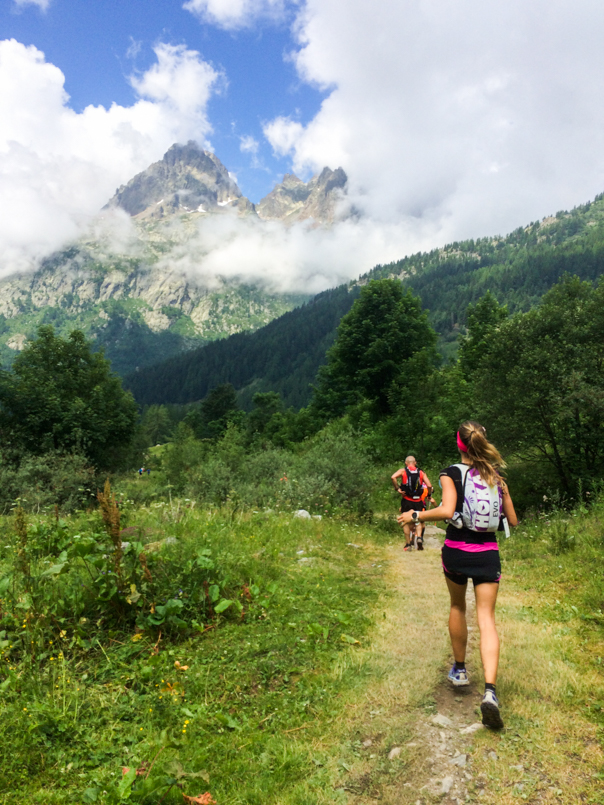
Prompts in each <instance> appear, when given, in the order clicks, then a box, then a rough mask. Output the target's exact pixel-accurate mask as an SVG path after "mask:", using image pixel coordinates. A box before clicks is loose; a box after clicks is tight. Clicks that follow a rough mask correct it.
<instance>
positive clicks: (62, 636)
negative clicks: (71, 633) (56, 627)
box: [59, 629, 67, 638]
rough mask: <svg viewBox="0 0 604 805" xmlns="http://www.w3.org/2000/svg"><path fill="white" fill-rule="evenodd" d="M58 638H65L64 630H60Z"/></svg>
mask: <svg viewBox="0 0 604 805" xmlns="http://www.w3.org/2000/svg"><path fill="white" fill-rule="evenodd" d="M59 637H60V638H64V637H67V632H66V631H65V629H61V631H60V632H59Z"/></svg>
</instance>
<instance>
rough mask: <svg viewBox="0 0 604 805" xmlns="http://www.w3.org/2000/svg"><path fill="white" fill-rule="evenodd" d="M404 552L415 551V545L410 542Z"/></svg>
mask: <svg viewBox="0 0 604 805" xmlns="http://www.w3.org/2000/svg"><path fill="white" fill-rule="evenodd" d="M403 550H404V551H412V550H413V543H412V542H408V543H407V544H406V545H405V547H404V548H403Z"/></svg>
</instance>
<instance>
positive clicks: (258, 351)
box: [125, 285, 358, 408]
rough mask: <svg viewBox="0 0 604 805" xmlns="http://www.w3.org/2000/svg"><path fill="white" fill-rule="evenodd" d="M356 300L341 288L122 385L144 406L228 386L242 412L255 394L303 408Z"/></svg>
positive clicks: (190, 398) (187, 398)
mask: <svg viewBox="0 0 604 805" xmlns="http://www.w3.org/2000/svg"><path fill="white" fill-rule="evenodd" d="M357 296H358V288H349V287H347V286H345V285H342V286H340V287H339V288H335V289H334V290H332V291H325V292H324V293H322V294H319V295H318V296H316V297H315V298H314V299H313V300H312V301H311V302H309V303H308V304H306V305H304V306H302V307H299V308H296V309H295V310H292V311H290V312H289V313H285V314H284V315H283V316H281V317H280V318H278V319H275V320H274V321H272V322H270V324H268V325H267V326H266V327H263V328H262V329H261V330H258V331H257V332H255V333H238V334H236V335H233V336H231V337H230V338H227V339H224V340H222V341H216V342H214V343H212V344H209V345H208V346H207V347H202V348H200V349H196V350H192V351H191V352H187V353H185V354H183V355H180V356H178V357H176V358H172V359H171V360H166V361H163V362H162V363H160V364H158V365H157V366H154V367H151V368H149V369H146V370H141V371H140V372H135V373H133V374H131V375H129V376H128V377H127V378H126V380H125V385H126V386H127V387H128V388H129V389H130V390H131V391H132V392H133V394H134V396H135V397H136V399H137V401H138V402H139V403H141V404H142V405H145V404H154V403H187V402H192V401H194V400H200V399H202V398H203V397H205V396H206V394H207V393H208V392H209V391H210V390H211V389H212V388H214V387H215V386H217V385H219V384H221V383H232V384H233V386H234V387H235V388H236V389H238V390H239V391H240V395H239V396H240V401H241V403H242V404H243V405H244V406H245V407H249V403H250V402H251V399H252V397H253V395H254V394H255V393H256V392H261V391H277V392H279V394H280V395H281V396H282V398H283V400H284V402H285V404H286V405H288V406H294V407H296V408H299V407H301V406H302V405H306V403H307V402H308V400H309V398H310V383H312V381H313V380H314V378H315V376H316V374H317V370H318V369H319V366H320V365H321V364H322V363H323V361H324V360H325V353H326V352H327V350H328V348H329V347H330V346H331V344H332V343H333V341H334V339H335V335H336V328H337V326H338V324H339V322H340V319H341V318H342V316H343V315H344V314H345V313H347V312H348V311H349V310H350V308H351V306H352V303H353V302H354V300H355V299H356V298H357Z"/></svg>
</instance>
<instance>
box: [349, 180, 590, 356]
mask: <svg viewBox="0 0 604 805" xmlns="http://www.w3.org/2000/svg"><path fill="white" fill-rule="evenodd" d="M565 273H568V274H575V275H576V276H578V277H580V278H581V279H588V280H593V279H596V278H597V277H599V276H601V275H602V274H603V273H604V194H600V195H599V196H596V198H595V199H594V201H593V202H588V203H587V204H584V205H582V206H580V207H575V209H573V210H572V211H571V212H558V213H557V214H556V215H555V216H551V217H549V218H544V219H543V220H542V221H535V222H532V223H531V224H529V225H528V226H527V227H524V228H523V227H520V228H519V229H516V230H515V231H514V232H512V233H510V234H509V235H508V236H507V237H505V238H504V237H489V238H481V239H480V240H465V241H460V242H455V243H451V244H448V245H447V246H445V247H444V248H442V249H434V250H433V251H431V252H427V253H425V252H420V253H418V254H414V255H411V256H410V257H405V258H404V259H403V260H399V261H397V262H395V263H390V264H388V265H383V266H376V267H375V268H374V269H372V270H371V271H370V272H369V273H368V274H367V275H366V276H365V277H364V278H362V279H382V278H385V277H399V278H400V279H401V280H402V281H403V282H404V283H405V284H406V285H408V286H409V287H410V288H411V289H412V291H413V292H414V293H416V294H417V295H418V296H419V297H420V299H421V300H422V304H423V306H424V307H425V308H427V309H428V310H429V311H430V320H431V323H432V325H433V326H434V328H435V329H436V331H437V332H438V333H439V335H440V337H441V350H443V351H444V352H445V353H448V352H450V351H451V350H450V349H447V347H446V344H451V343H455V342H456V341H457V337H458V333H459V328H460V327H464V326H465V324H466V311H467V308H468V305H469V304H473V303H475V302H476V301H478V299H480V298H481V297H482V296H484V294H485V293H486V292H487V291H490V292H491V293H492V294H493V295H494V296H495V298H496V299H497V300H498V301H499V303H500V304H506V305H507V306H508V310H509V311H510V313H516V312H518V311H525V310H528V309H529V308H531V307H533V306H534V305H535V304H536V303H537V302H538V301H539V300H540V299H541V297H542V296H543V294H544V293H546V291H548V290H549V289H550V288H551V287H552V285H554V283H556V282H557V281H558V280H559V279H560V278H561V277H562V276H563V275H564V274H565Z"/></svg>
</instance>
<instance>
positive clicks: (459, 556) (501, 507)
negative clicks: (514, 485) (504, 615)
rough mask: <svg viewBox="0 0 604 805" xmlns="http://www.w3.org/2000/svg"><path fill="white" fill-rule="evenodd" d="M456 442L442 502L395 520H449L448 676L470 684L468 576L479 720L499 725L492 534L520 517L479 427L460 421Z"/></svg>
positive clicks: (496, 570)
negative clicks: (456, 457) (476, 642)
mask: <svg viewBox="0 0 604 805" xmlns="http://www.w3.org/2000/svg"><path fill="white" fill-rule="evenodd" d="M457 446H458V448H459V451H460V453H461V464H453V465H452V466H450V467H447V468H446V469H445V470H443V471H442V472H441V474H440V483H441V486H442V490H443V497H442V503H441V505H440V506H438V507H437V508H436V509H432V510H431V511H426V512H422V513H416V512H415V511H407V512H405V513H404V514H401V515H400V516H399V517H398V521H399V523H402V524H406V523H410V522H411V521H412V520H413V519H415V520H419V521H420V522H425V521H426V520H446V521H447V523H448V525H447V533H446V538H445V544H444V546H443V549H442V565H443V570H444V572H445V577H446V581H447V587H448V588H449V594H450V596H451V612H450V614H449V634H450V635H451V643H452V646H453V656H454V658H455V665H454V666H453V667H452V668H451V670H450V671H449V680H450V681H451V682H452V683H453V685H455V686H456V687H458V686H461V685H469V684H470V681H469V679H468V674H467V671H466V645H467V641H468V627H467V624H466V589H467V584H468V579H472V582H473V584H474V595H475V597H476V617H477V619H478V628H479V629H480V656H481V658H482V666H483V669H484V678H485V692H484V696H483V699H482V703H481V705H480V709H481V711H482V723H483V724H484V725H485V726H487V727H491V728H492V729H502V728H503V721H502V720H501V714H500V712H499V700H498V699H497V695H496V689H495V684H496V681H497V668H498V665H499V637H498V635H497V629H496V627H495V602H496V601H497V592H498V589H499V579H500V577H501V562H500V559H499V547H498V545H497V538H496V532H497V531H498V530H501V529H502V528H503V530H505V531H506V533H507V526H508V524H509V525H511V526H515V525H517V524H518V518H517V517H516V512H515V511H514V504H513V503H512V498H511V497H510V493H509V490H508V487H507V484H506V483H505V481H504V480H503V478H502V477H501V475H500V474H499V470H500V469H501V468H503V467H505V462H504V460H503V459H502V457H501V455H500V454H499V451H498V450H497V448H496V447H495V446H494V445H492V444H491V443H490V442H489V441H488V440H487V432H486V430H485V429H484V428H483V426H482V425H479V424H478V422H464V423H463V425H461V426H460V428H459V431H458V432H457Z"/></svg>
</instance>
